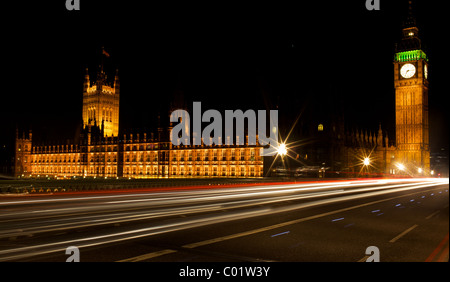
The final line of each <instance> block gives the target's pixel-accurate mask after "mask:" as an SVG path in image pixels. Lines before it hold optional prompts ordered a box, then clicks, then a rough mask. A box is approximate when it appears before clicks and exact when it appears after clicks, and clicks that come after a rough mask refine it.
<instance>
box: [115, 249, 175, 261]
mask: <svg viewBox="0 0 450 282" xmlns="http://www.w3.org/2000/svg"><path fill="white" fill-rule="evenodd" d="M176 252H177V251H175V250H171V249H167V250H161V251H157V252H153V253H148V254H145V255H141V256H137V257H132V258H127V259H123V260H118V261H117V262H137V261H143V260H147V259H151V258H154V257H159V256H163V255H168V254H171V253H176Z"/></svg>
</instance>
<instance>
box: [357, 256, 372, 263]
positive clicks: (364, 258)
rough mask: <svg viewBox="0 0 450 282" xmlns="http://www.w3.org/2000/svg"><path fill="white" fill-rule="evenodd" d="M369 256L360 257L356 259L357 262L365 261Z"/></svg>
mask: <svg viewBox="0 0 450 282" xmlns="http://www.w3.org/2000/svg"><path fill="white" fill-rule="evenodd" d="M369 257H370V256H365V257H363V258H362V259H360V260H358V261H357V262H366V260H367V259H368V258H369Z"/></svg>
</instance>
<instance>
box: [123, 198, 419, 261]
mask: <svg viewBox="0 0 450 282" xmlns="http://www.w3.org/2000/svg"><path fill="white" fill-rule="evenodd" d="M418 193H422V192H414V193H410V194H406V195H400V196H396V197H391V198H387V199H382V200H378V201H373V202H369V203H365V204H361V205H356V206H351V207H348V208H343V209H339V210H335V211H331V212H326V213H322V214H317V215H313V216H308V217H304V218H299V219H296V220H291V221H287V222H282V223H279V224H275V225H270V226H266V227H262V228H258V229H253V230H249V231H245V232H241V233H236V234H231V235H227V236H222V237H217V238H213V239H209V240H205V241H200V242H196V243H191V244H187V245H183V246H182V248H187V249H193V248H197V247H200V246H205V245H210V244H214V243H218V242H222V241H226V240H231V239H235V238H240V237H244V236H248V235H253V234H257V233H261V232H265V231H268V230H272V229H276V228H280V227H284V226H288V225H293V224H297V223H300V222H304V221H308V220H312V219H316V218H320V217H324V216H328V215H333V214H336V213H341V212H345V211H349V210H353V209H357V208H361V207H365V206H369V205H374V204H378V203H381V202H386V201H390V200H393V199H397V198H402V197H408V196H410V195H415V194H418ZM415 227H417V225H416V226H413V227H412V228H410V229H411V230H412V229H414V228H415ZM411 230H407V231H405V232H403V233H404V234H403V233H402V234H400V235H399V236H397V237H398V238H397V237H396V238H394V239H395V241H396V240H398V239H399V238H400V237H402V236H403V235H405V234H406V233H408V232H409V231H411ZM394 239H393V240H394ZM391 241H392V240H391ZM395 241H394V242H395ZM169 251H170V252H169ZM172 251H173V250H170V249H167V250H162V251H157V252H153V253H148V254H145V255H142V256H138V257H133V258H129V259H126V261H128V260H129V261H140V259H139V257H143V258H145V259H148V257H151V258H154V257H157V256H162V255H165V254H166V252H167V254H170V253H173V252H172ZM363 259H367V257H364V258H363ZM361 260H362V259H361Z"/></svg>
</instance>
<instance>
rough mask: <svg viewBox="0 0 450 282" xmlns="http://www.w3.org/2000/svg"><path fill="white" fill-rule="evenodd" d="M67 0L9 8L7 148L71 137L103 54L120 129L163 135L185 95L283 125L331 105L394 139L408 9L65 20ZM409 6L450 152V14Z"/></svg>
mask: <svg viewBox="0 0 450 282" xmlns="http://www.w3.org/2000/svg"><path fill="white" fill-rule="evenodd" d="M16 2H17V1H16ZM47 2H50V3H47ZM64 2H65V1H62V0H61V1H28V2H27V1H25V2H24V1H20V3H19V2H17V3H15V4H8V5H10V6H6V8H3V9H2V10H3V13H4V14H5V15H6V14H8V17H3V19H2V26H3V27H4V29H6V30H4V32H2V35H1V36H2V37H3V38H2V42H3V46H4V47H6V48H2V50H3V52H2V53H3V61H4V64H3V70H4V71H3V72H2V73H3V75H2V85H3V87H4V88H3V89H4V90H3V91H2V103H1V106H0V110H1V113H0V115H1V120H2V122H1V125H0V126H1V128H0V129H1V131H0V132H2V135H1V140H0V141H1V142H2V143H4V144H10V142H12V141H11V140H13V138H14V131H15V127H16V125H18V126H19V128H24V129H28V128H30V127H31V128H33V131H34V133H35V136H36V135H40V136H41V137H42V136H45V137H46V138H49V139H60V140H63V139H66V138H73V136H74V134H75V128H76V126H77V124H78V123H79V122H80V120H81V106H82V104H81V103H82V81H83V78H84V73H85V68H86V67H88V68H89V70H90V75H91V81H92V80H93V79H94V77H95V74H96V71H97V67H98V65H99V64H100V50H101V46H105V49H106V50H107V51H108V52H109V53H110V55H111V57H110V58H109V59H107V60H106V69H107V71H108V73H109V77H110V78H111V79H112V78H113V76H114V70H115V68H118V69H119V75H120V80H121V108H120V122H121V128H150V129H151V128H153V127H155V126H156V117H157V115H158V113H160V114H162V115H168V103H169V101H170V99H171V97H172V96H173V93H174V92H175V90H176V89H181V90H182V91H183V92H184V95H185V98H186V99H187V100H188V101H193V100H194V101H201V102H202V107H203V110H206V109H210V108H212V109H218V110H223V109H233V110H234V109H242V110H246V109H254V110H257V109H274V108H275V106H276V105H278V106H279V115H280V117H281V118H280V120H281V119H284V120H288V121H289V120H291V119H293V118H295V116H296V115H297V113H298V112H299V111H300V109H302V107H304V106H306V107H308V106H309V104H305V102H304V101H305V100H307V99H306V98H311V97H314V98H316V97H317V98H318V99H323V100H327V99H328V98H329V97H330V96H334V98H335V99H337V100H340V101H342V104H343V105H345V106H344V110H345V112H346V116H345V118H346V122H349V123H354V124H356V125H359V126H360V128H367V129H370V130H373V131H375V130H377V128H378V124H379V123H380V122H381V124H382V126H383V128H385V129H387V130H388V131H389V135H390V137H393V136H394V127H395V115H394V86H393V64H392V62H393V56H394V46H395V45H394V44H395V42H396V41H398V40H399V39H400V36H401V22H402V20H403V19H404V18H405V17H406V15H407V9H408V4H407V1H406V0H401V1H400V0H399V1H392V0H381V11H367V10H366V9H365V1H364V0H358V1H313V3H310V4H307V3H306V1H295V2H293V1H292V2H285V3H282V4H281V3H280V4H279V3H277V4H275V2H269V3H267V4H266V2H263V3H265V4H261V3H260V2H254V3H252V4H246V5H242V3H240V2H236V3H230V2H223V1H220V2H219V1H209V2H206V3H208V4H206V3H203V4H193V3H189V5H186V4H182V5H181V4H179V3H176V2H171V3H170V4H160V3H159V2H160V1H134V2H131V1H121V2H120V3H119V2H114V1H97V2H96V3H97V4H96V5H94V4H92V3H93V1H86V0H81V11H67V10H66V9H65V6H64ZM149 2H150V3H152V4H144V3H149ZM153 2H157V3H158V4H154V3H153ZM191 2H192V1H191ZM392 2H395V3H392ZM413 3H414V13H415V15H416V18H417V21H418V24H419V28H420V32H421V38H422V43H423V45H425V48H426V49H425V50H426V52H427V54H428V55H429V58H430V96H429V105H430V125H431V126H430V138H431V145H432V150H436V149H439V148H440V147H442V146H444V147H445V148H447V151H448V111H447V110H446V104H447V102H446V99H447V97H445V96H447V95H446V94H448V88H446V87H445V83H446V82H447V81H448V79H446V77H445V75H446V74H448V73H449V72H448V70H447V69H446V68H445V67H444V60H443V59H442V58H444V56H445V55H446V52H445V51H446V50H445V51H444V49H445V45H444V44H442V43H443V41H442V40H443V39H442V37H441V36H440V33H441V31H442V30H443V27H442V21H443V19H445V17H446V16H447V15H446V14H444V12H445V9H443V8H442V7H441V3H439V2H438V1H425V0H415V1H414V2H413ZM2 5H3V4H2ZM5 62H6V64H5ZM5 73H6V76H5ZM6 89H7V90H6ZM445 91H447V92H445Z"/></svg>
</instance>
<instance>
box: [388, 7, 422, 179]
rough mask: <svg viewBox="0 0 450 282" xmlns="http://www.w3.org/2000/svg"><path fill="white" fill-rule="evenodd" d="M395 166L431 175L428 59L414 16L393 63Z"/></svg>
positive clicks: (409, 20) (404, 33) (405, 30)
mask: <svg viewBox="0 0 450 282" xmlns="http://www.w3.org/2000/svg"><path fill="white" fill-rule="evenodd" d="M394 85H395V124H396V126H395V131H396V143H397V153H396V165H397V167H401V168H402V169H403V170H407V172H408V173H410V174H414V175H417V174H419V175H420V174H423V175H428V174H429V172H430V149H429V133H428V132H429V125H428V57H427V55H426V54H425V52H424V51H423V50H422V44H421V40H420V38H419V29H418V28H417V24H416V20H415V18H414V17H413V15H412V10H411V1H409V15H408V17H407V19H406V21H405V22H404V23H403V36H402V39H401V42H399V43H398V44H397V46H396V53H395V59H394Z"/></svg>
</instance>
